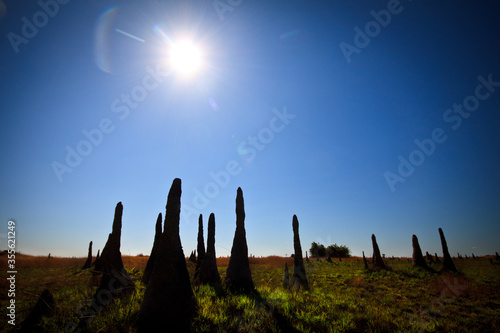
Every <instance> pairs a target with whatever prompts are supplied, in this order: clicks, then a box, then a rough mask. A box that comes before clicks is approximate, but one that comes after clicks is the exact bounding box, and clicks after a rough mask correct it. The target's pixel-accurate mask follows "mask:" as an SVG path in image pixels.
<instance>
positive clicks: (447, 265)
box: [438, 228, 457, 272]
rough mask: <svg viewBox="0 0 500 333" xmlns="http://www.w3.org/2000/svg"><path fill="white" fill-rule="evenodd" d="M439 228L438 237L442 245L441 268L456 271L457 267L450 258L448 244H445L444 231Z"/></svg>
mask: <svg viewBox="0 0 500 333" xmlns="http://www.w3.org/2000/svg"><path fill="white" fill-rule="evenodd" d="M438 230H439V237H440V238H441V246H442V247H443V269H444V270H450V271H452V272H456V271H457V268H456V267H455V264H454V263H453V260H452V259H451V256H450V253H449V252H448V244H446V238H444V233H443V230H442V229H441V228H439V229H438Z"/></svg>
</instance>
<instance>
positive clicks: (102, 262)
mask: <svg viewBox="0 0 500 333" xmlns="http://www.w3.org/2000/svg"><path fill="white" fill-rule="evenodd" d="M122 215H123V205H122V203H121V202H119V203H118V204H117V205H116V208H115V216H114V219H113V229H112V232H111V233H110V234H109V236H108V241H107V242H106V245H104V248H103V249H102V253H101V256H100V258H99V260H98V261H97V260H96V264H95V270H96V271H99V272H102V274H103V275H102V279H101V284H100V286H99V289H98V291H97V293H96V295H97V294H98V293H99V291H100V290H108V289H109V286H110V285H111V284H110V282H113V283H112V285H113V288H115V289H117V290H113V293H114V294H115V295H117V294H118V293H115V292H117V291H119V293H121V292H123V291H126V292H132V291H133V290H134V289H135V284H134V282H133V281H132V279H131V278H130V276H129V275H128V273H127V271H126V270H125V268H124V267H123V262H122V254H121V252H120V239H121V234H122ZM117 279H118V282H119V283H114V282H115V281H116V280H117Z"/></svg>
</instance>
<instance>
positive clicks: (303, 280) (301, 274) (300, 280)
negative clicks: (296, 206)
mask: <svg viewBox="0 0 500 333" xmlns="http://www.w3.org/2000/svg"><path fill="white" fill-rule="evenodd" d="M292 228H293V248H294V250H295V255H294V257H293V275H292V287H293V288H294V289H299V288H300V287H303V288H305V289H309V283H308V282H307V276H306V268H305V267H304V261H303V260H302V246H301V245H300V236H299V220H298V219H297V216H296V215H294V216H293V219H292Z"/></svg>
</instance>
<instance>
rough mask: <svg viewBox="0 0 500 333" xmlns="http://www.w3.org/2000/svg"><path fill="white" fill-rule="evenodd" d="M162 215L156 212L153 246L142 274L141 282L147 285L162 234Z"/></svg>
mask: <svg viewBox="0 0 500 333" xmlns="http://www.w3.org/2000/svg"><path fill="white" fill-rule="evenodd" d="M161 222H162V215H161V213H159V214H158V218H157V219H156V225H155V238H154V241H153V248H152V249H151V254H150V256H149V259H148V262H147V264H146V269H145V270H144V275H143V276H142V282H143V283H144V284H145V285H146V286H147V285H148V283H149V279H150V278H151V273H152V272H153V268H154V265H155V260H156V252H157V251H158V244H159V243H160V237H161V234H162V230H161V229H162V228H161Z"/></svg>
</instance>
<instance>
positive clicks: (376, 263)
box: [372, 234, 387, 269]
mask: <svg viewBox="0 0 500 333" xmlns="http://www.w3.org/2000/svg"><path fill="white" fill-rule="evenodd" d="M372 244H373V267H374V268H379V269H385V268H387V267H385V264H384V261H383V260H382V257H381V256H380V250H379V248H378V244H377V239H376V238H375V235H374V234H372Z"/></svg>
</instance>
